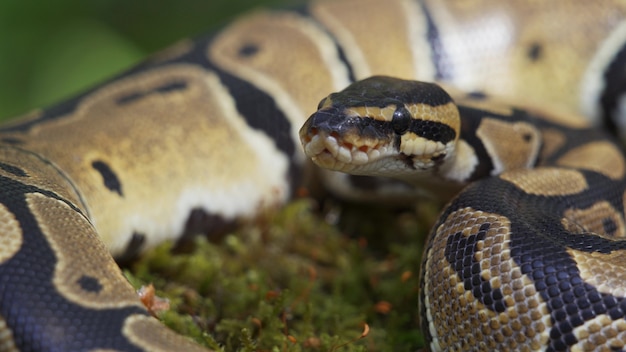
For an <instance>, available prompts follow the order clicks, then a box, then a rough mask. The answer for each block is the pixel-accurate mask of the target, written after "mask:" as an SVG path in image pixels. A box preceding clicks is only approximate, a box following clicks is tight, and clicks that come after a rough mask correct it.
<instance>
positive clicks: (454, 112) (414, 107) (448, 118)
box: [405, 102, 461, 140]
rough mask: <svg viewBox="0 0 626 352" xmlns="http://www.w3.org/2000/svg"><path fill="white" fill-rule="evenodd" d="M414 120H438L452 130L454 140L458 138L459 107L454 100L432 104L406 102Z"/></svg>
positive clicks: (459, 123) (459, 125) (459, 126)
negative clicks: (436, 104) (441, 103)
mask: <svg viewBox="0 0 626 352" xmlns="http://www.w3.org/2000/svg"><path fill="white" fill-rule="evenodd" d="M405 107H406V108H407V110H409V112H410V113H411V116H413V118H414V119H416V120H424V121H433V122H439V123H442V124H444V125H448V127H450V128H452V129H453V130H454V133H455V134H456V137H455V140H456V139H458V138H459V135H460V130H461V118H460V116H459V109H458V108H457V106H456V104H455V103H454V102H449V103H447V104H445V105H439V106H432V105H428V104H408V105H406V106H405Z"/></svg>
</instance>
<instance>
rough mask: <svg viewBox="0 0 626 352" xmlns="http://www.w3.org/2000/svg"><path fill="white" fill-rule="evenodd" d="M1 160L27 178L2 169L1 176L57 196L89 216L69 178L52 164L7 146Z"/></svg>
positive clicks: (2, 151) (0, 156) (34, 155)
mask: <svg viewBox="0 0 626 352" xmlns="http://www.w3.org/2000/svg"><path fill="white" fill-rule="evenodd" d="M0 160H2V162H3V163H5V164H8V165H11V166H14V167H17V168H19V169H21V170H22V171H24V172H25V173H26V175H27V176H26V177H20V176H17V175H14V174H11V173H9V172H6V171H4V170H2V169H0V175H2V176H5V177H8V178H11V179H14V180H16V181H18V182H22V183H24V184H26V185H30V186H34V187H37V188H41V189H43V190H46V191H50V192H52V193H54V194H57V195H58V196H59V197H61V198H63V199H65V200H67V201H69V202H71V203H72V205H74V206H75V207H77V208H78V209H80V211H82V212H83V214H84V215H85V216H88V215H89V212H88V209H87V205H86V204H85V203H84V200H83V199H82V198H81V195H79V194H78V190H77V189H76V188H75V187H74V185H73V184H72V183H70V181H69V176H68V175H66V174H64V173H63V171H61V170H59V169H58V168H56V167H55V166H54V165H53V164H52V163H51V162H48V161H46V160H45V159H44V158H42V157H41V156H39V155H37V154H34V153H32V152H29V151H25V150H22V149H20V148H16V147H12V146H6V145H0Z"/></svg>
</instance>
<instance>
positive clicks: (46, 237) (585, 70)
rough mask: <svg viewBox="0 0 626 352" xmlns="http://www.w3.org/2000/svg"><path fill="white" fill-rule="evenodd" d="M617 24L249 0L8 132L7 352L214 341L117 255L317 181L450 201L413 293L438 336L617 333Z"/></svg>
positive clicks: (601, 336)
mask: <svg viewBox="0 0 626 352" xmlns="http://www.w3.org/2000/svg"><path fill="white" fill-rule="evenodd" d="M625 19H626V3H624V2H623V1H604V2H591V1H586V2H564V1H559V2H537V1H530V0H526V1H522V0H515V1H507V2H502V1H500V2H498V1H489V0H472V1H454V0H447V1H440V0H388V1H378V0H336V1H324V0H319V1H312V2H310V3H307V4H306V5H303V6H301V7H298V8H295V9H274V10H257V11H253V12H251V13H250V14H247V15H243V16H241V17H239V18H237V19H235V20H233V21H232V22H230V23H228V24H225V25H224V26H223V27H222V28H221V29H219V30H217V31H216V32H212V33H209V34H208V35H205V36H200V37H197V38H194V39H185V40H182V41H180V42H178V43H177V44H174V45H173V46H172V47H170V48H168V49H165V50H164V51H162V52H159V53H157V54H154V55H152V56H151V57H149V58H147V59H146V60H145V61H144V62H142V63H140V64H138V65H136V66H134V67H132V68H130V69H128V70H127V71H125V72H123V73H121V74H119V75H118V76H116V77H114V78H112V79H110V80H108V81H106V82H104V83H102V84H100V85H97V86H95V87H93V88H91V89H89V90H87V91H85V92H83V93H80V94H78V95H77V96H75V97H73V98H70V99H68V100H65V101H62V102H60V103H58V104H56V105H53V106H51V107H48V108H45V109H37V110H34V111H32V112H30V113H27V114H25V115H23V116H21V117H19V118H17V119H15V120H13V121H10V122H8V123H6V124H3V125H2V126H0V351H180V350H185V351H206V349H205V348H203V347H200V346H198V345H196V344H195V343H193V342H191V341H189V340H187V339H186V338H184V337H181V336H179V335H177V334H175V333H173V332H172V331H170V330H168V329H167V328H166V327H164V326H163V325H162V324H161V323H159V322H158V321H157V320H156V319H155V318H153V317H151V316H150V314H149V313H148V311H147V309H146V308H145V307H144V306H143V304H142V303H141V302H140V300H139V298H138V297H137V295H136V293H135V291H134V290H133V288H132V287H131V286H130V284H129V283H128V282H127V280H126V279H125V277H124V276H123V275H122V272H121V270H120V269H119V266H118V265H117V264H116V261H115V260H116V259H117V260H124V259H127V258H132V257H135V256H137V255H138V254H140V253H142V252H143V251H145V250H147V249H149V248H151V247H154V246H155V245H157V244H158V243H160V242H163V241H165V240H174V241H176V240H180V239H181V238H184V237H186V236H190V235H192V234H194V233H198V232H202V233H206V234H209V235H210V234H212V233H218V232H220V231H223V230H224V228H227V227H228V226H229V225H231V224H233V223H237V222H238V221H239V220H241V219H253V218H255V216H257V215H258V214H259V213H260V212H262V211H263V209H267V208H272V207H279V206H281V205H283V204H285V202H287V201H288V200H289V199H290V198H292V197H293V195H294V193H295V191H296V189H298V187H301V186H302V185H306V182H308V180H310V179H311V178H319V179H320V180H321V181H322V182H323V183H324V184H325V186H326V188H327V189H328V190H329V191H330V192H332V193H334V194H337V195H338V196H341V197H346V198H353V199H364V200H366V199H368V198H369V199H379V198H378V197H392V198H394V197H403V196H405V195H407V194H408V193H410V192H409V191H407V189H408V187H411V189H413V188H415V189H416V191H415V193H416V194H417V195H418V196H424V197H431V196H432V197H442V198H443V199H446V200H449V203H448V204H447V205H446V206H445V207H444V209H443V210H442V213H441V215H440V217H439V220H438V221H437V222H436V224H435V225H434V227H433V229H432V232H431V234H430V236H429V239H428V242H427V244H426V247H425V248H426V249H425V252H424V255H423V258H424V259H423V265H422V268H421V270H422V275H421V278H420V292H419V294H418V295H416V297H415V302H416V303H415V304H416V305H417V304H419V305H420V312H421V313H420V321H421V325H422V331H423V332H424V334H425V335H426V339H427V341H428V347H429V349H430V350H432V351H439V350H447V351H455V350H459V351H460V350H503V351H504V350H529V351H531V350H537V351H539V350H547V351H557V350H581V351H582V350H620V349H624V345H625V344H626V332H625V331H626V320H625V319H624V315H625V314H626V313H625V312H626V303H625V299H624V296H625V295H626V288H625V286H624V284H623V283H624V281H625V280H624V275H625V273H624V263H625V262H626V258H625V257H624V250H625V248H624V242H623V237H624V236H625V235H626V230H625V229H626V228H625V226H624V207H625V205H624V204H625V202H626V201H625V199H626V196H625V192H624V191H625V184H624V174H625V173H626V169H625V168H626V164H625V161H624V155H623V153H622V148H621V146H620V144H619V140H620V138H621V137H623V136H624V132H620V131H624V130H625V129H624V128H623V127H624V125H626V113H625V112H624V111H623V110H624V109H625V108H624V106H623V99H622V94H623V91H624V85H623V82H624V66H625V64H626V55H625V53H626V49H625V48H626V46H625V43H626V21H625ZM426 82H436V83H437V84H435V83H426ZM441 86H443V87H445V90H444V89H442V88H441ZM330 92H338V93H334V94H331V95H329V93H330ZM322 97H326V98H324V99H322V101H321V102H320V98H322ZM318 103H319V104H318ZM316 106H318V109H317V111H316V112H314V113H313V115H310V114H311V112H312V111H314V110H315V107H316ZM308 116H311V117H310V118H309V119H307V117H308ZM602 126H607V127H608V128H606V129H603V128H602ZM620 133H622V135H620ZM309 159H312V163H314V164H317V165H319V166H321V168H318V167H312V166H311V161H310V160H309ZM363 175H366V176H368V177H369V176H372V177H387V178H388V177H392V178H394V179H395V180H396V181H385V179H381V181H380V182H381V184H382V185H383V187H378V188H376V189H371V188H372V187H369V186H364V185H363V183H359V182H355V178H354V177H360V176H363ZM377 180H378V178H377ZM385 182H388V184H389V185H391V186H393V187H384V185H385V184H386V183H385ZM396 182H399V183H400V184H401V185H403V186H402V187H399V188H398V187H395V186H397V185H398V183H396ZM417 190H419V191H417ZM379 192H381V193H383V192H384V194H379ZM416 255H419V254H417V253H416ZM416 328H417V327H416Z"/></svg>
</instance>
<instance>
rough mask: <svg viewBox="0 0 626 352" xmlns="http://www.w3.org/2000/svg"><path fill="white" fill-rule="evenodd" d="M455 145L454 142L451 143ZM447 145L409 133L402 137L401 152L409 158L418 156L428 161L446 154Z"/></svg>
mask: <svg viewBox="0 0 626 352" xmlns="http://www.w3.org/2000/svg"><path fill="white" fill-rule="evenodd" d="M451 143H454V142H451ZM446 147H447V145H446V144H443V143H441V142H435V141H432V140H430V139H426V138H424V137H420V136H418V135H416V134H415V133H411V132H407V133H404V134H403V135H402V136H401V137H400V150H399V151H400V152H401V153H402V154H405V155H409V156H416V157H419V158H421V159H425V160H426V161H430V159H431V158H433V157H436V156H439V155H441V154H442V153H444V152H446V151H447V150H448V148H446Z"/></svg>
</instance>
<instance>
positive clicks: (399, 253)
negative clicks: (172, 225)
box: [128, 199, 434, 351]
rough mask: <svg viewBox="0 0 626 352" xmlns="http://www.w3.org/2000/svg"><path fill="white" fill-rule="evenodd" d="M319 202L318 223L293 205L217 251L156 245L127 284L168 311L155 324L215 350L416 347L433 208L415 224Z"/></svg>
mask: <svg viewBox="0 0 626 352" xmlns="http://www.w3.org/2000/svg"><path fill="white" fill-rule="evenodd" d="M326 203H327V204H325V209H326V211H323V212H320V211H317V210H315V209H316V203H315V202H314V201H313V200H311V199H300V200H296V201H294V202H292V203H291V204H289V205H288V206H286V207H284V208H283V209H281V210H279V211H277V212H275V213H272V214H267V215H265V216H263V217H262V218H261V219H259V220H258V221H256V222H255V223H254V224H252V225H250V226H245V227H244V228H242V229H241V230H240V231H238V232H237V233H232V234H229V235H227V236H226V237H225V238H224V239H223V240H222V241H220V242H219V243H209V242H208V241H206V240H205V239H204V238H200V237H199V238H198V239H197V240H196V246H195V249H194V251H193V252H192V253H188V254H184V255H183V254H178V255H175V254H171V251H170V249H171V245H169V244H163V245H162V246H160V247H158V248H156V249H154V250H153V251H151V252H150V253H146V254H145V255H144V257H143V258H142V259H141V260H140V261H138V262H137V263H135V264H134V265H133V266H132V274H131V273H128V276H129V278H130V280H131V282H132V283H133V284H134V285H135V286H140V285H142V284H146V283H150V282H151V283H153V284H154V285H155V287H156V288H157V294H158V295H159V296H161V297H167V298H169V299H170V300H171V305H172V308H171V310H169V311H166V312H164V313H161V315H160V318H161V319H162V320H163V321H164V323H165V324H166V325H168V326H170V327H171V328H172V329H174V330H176V331H179V332H181V333H183V334H186V335H189V336H191V337H192V338H193V339H195V340H196V341H198V342H199V343H201V344H204V345H206V346H208V347H212V348H214V349H215V348H217V346H216V344H219V346H221V348H223V350H224V351H397V350H406V351H409V350H415V349H417V348H419V347H421V346H422V345H423V341H422V337H421V334H420V333H419V331H418V327H417V295H418V287H419V283H418V276H419V271H418V270H419V269H418V268H419V263H420V256H421V253H422V243H423V240H424V236H425V234H426V233H427V228H428V224H429V223H430V222H432V220H433V217H432V214H434V212H433V211H432V210H429V209H432V208H429V207H426V208H425V209H426V210H420V212H419V214H430V215H428V216H426V219H425V220H424V219H421V220H419V221H418V220H417V219H418V218H419V217H417V216H415V215H416V214H415V213H414V212H413V211H390V210H382V209H374V208H368V207H360V206H353V205H345V204H343V205H337V204H332V202H326ZM329 204H330V205H329ZM325 219H337V220H336V221H335V222H336V223H337V224H333V225H331V224H329V223H328V222H327V221H325ZM421 223H425V224H427V225H426V226H422V225H420V224H421ZM340 229H341V230H340ZM364 324H367V325H368V326H369V333H368V334H367V335H366V336H364V337H362V338H360V337H361V335H362V334H363V331H364V326H365V325H364Z"/></svg>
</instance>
